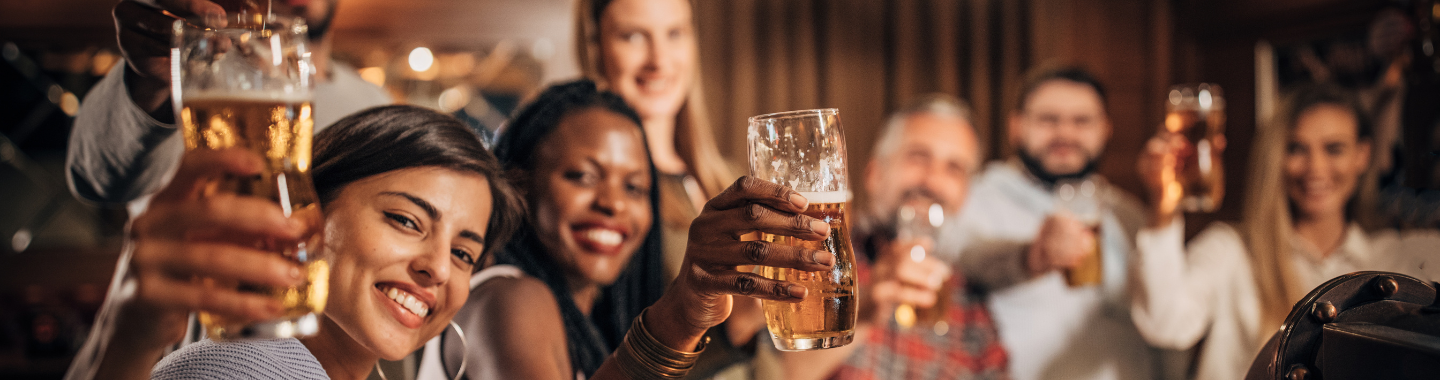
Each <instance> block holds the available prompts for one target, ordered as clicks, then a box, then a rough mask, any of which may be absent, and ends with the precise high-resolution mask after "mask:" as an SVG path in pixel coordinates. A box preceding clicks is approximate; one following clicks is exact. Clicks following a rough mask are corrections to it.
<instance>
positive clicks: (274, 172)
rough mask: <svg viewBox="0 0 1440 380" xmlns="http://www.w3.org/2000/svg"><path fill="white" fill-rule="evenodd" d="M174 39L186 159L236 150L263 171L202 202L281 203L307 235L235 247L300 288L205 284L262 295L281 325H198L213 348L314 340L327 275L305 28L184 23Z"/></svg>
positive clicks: (214, 318)
mask: <svg viewBox="0 0 1440 380" xmlns="http://www.w3.org/2000/svg"><path fill="white" fill-rule="evenodd" d="M261 21H264V22H263V23H262V22H261ZM234 26H238V27H234ZM173 31H174V38H175V40H174V47H173V49H172V50H171V61H172V66H171V67H172V77H171V86H172V91H173V93H172V99H174V102H175V113H176V119H177V120H178V121H179V124H180V127H181V128H182V130H183V132H184V140H185V149H186V151H187V154H190V153H191V152H195V151H202V150H220V149H231V148H239V149H244V150H248V151H250V152H251V153H253V154H255V155H258V156H259V157H261V159H262V161H263V162H264V165H263V168H262V170H260V173H259V174H258V175H255V176H244V177H237V176H224V177H221V178H216V179H212V180H210V181H209V182H208V183H205V184H204V185H203V188H202V189H201V190H200V196H202V197H206V196H212V197H213V196H220V195H238V196H243V197H258V198H263V199H268V200H270V201H272V202H276V203H278V204H279V206H280V208H281V210H282V211H283V212H284V215H285V216H286V217H288V218H290V219H291V220H292V222H298V223H299V224H302V225H304V226H306V227H307V231H306V232H305V233H304V234H303V236H302V237H300V238H299V239H296V240H294V241H278V240H274V239H261V240H256V241H236V242H235V243H238V244H248V245H251V246H253V247H254V248H256V249H260V250H265V251H271V252H274V253H275V254H276V255H279V256H283V257H285V258H287V259H289V260H291V261H293V262H295V263H298V264H299V265H301V266H303V268H305V269H304V272H305V273H304V274H305V283H304V284H303V285H300V286H292V287H272V286H258V285H253V284H246V283H241V282H233V281H217V280H214V279H205V280H204V281H205V282H206V284H207V285H208V286H211V287H214V288H218V289H228V290H238V291H240V292H248V293H256V294H263V295H266V296H269V297H271V298H273V299H275V300H277V301H280V302H281V303H282V304H283V307H284V311H283V317H282V318H281V319H278V320H272V321H266V322H261V323H253V324H245V323H240V322H236V321H231V320H228V319H226V318H224V317H221V316H219V315H214V314H211V313H207V312H201V313H200V321H201V323H202V324H204V325H205V330H206V333H207V334H208V335H209V336H210V337H211V338H212V339H222V340H223V339H240V338H283V337H296V336H308V335H311V334H314V333H315V331H316V330H317V328H318V322H317V319H316V316H317V314H318V313H320V312H321V311H322V310H323V309H324V307H325V299H326V296H327V292H326V289H327V285H328V283H327V281H328V274H329V266H328V265H327V263H326V260H325V259H324V258H322V257H319V254H320V252H321V250H320V249H319V246H318V245H319V244H320V237H319V233H318V232H319V231H318V230H319V226H320V223H321V218H322V216H321V213H320V209H319V203H318V200H319V197H318V196H317V195H316V193H315V189H314V187H313V186H312V185H311V183H310V176H309V170H310V147H311V139H312V135H313V133H314V132H313V129H314V123H313V121H312V111H311V100H312V99H313V97H314V94H313V88H314V74H315V68H314V65H313V64H312V63H311V60H310V54H311V52H310V51H309V45H308V41H307V40H306V32H307V28H306V25H305V23H304V22H303V21H302V20H300V19H298V18H293V19H291V18H285V19H278V20H260V19H256V23H235V25H232V27H231V28H222V29H210V28H206V29H197V28H194V27H192V26H191V24H189V23H187V22H186V21H183V20H181V21H176V22H175V23H174V25H173ZM234 239H237V240H243V239H246V238H243V237H235V238H234Z"/></svg>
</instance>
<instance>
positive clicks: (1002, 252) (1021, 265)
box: [960, 240, 1030, 291]
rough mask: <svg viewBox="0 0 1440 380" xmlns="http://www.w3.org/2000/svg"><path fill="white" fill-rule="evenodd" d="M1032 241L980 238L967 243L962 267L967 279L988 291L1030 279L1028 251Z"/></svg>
mask: <svg viewBox="0 0 1440 380" xmlns="http://www.w3.org/2000/svg"><path fill="white" fill-rule="evenodd" d="M1029 247H1030V242H1024V241H1005V240H979V241H973V242H971V243H970V244H968V245H966V246H965V249H964V252H963V253H961V254H960V270H961V271H962V273H964V274H965V280H967V281H969V282H970V284H972V285H976V286H979V287H981V288H983V289H985V290H986V291H997V290H1000V289H1004V288H1008V287H1010V286H1013V285H1015V284H1018V283H1021V282H1025V281H1026V280H1029V279H1030V274H1029V271H1027V270H1025V251H1026V250H1028V249H1029Z"/></svg>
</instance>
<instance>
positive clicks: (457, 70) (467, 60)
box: [435, 53, 475, 78]
mask: <svg viewBox="0 0 1440 380" xmlns="http://www.w3.org/2000/svg"><path fill="white" fill-rule="evenodd" d="M436 58H437V59H436V60H435V65H436V66H439V67H438V69H439V71H440V74H439V76H440V77H441V78H461V77H464V76H466V75H470V72H471V71H472V70H475V55H474V54H471V53H457V54H442V55H440V56H438V57H436Z"/></svg>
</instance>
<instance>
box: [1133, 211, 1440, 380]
mask: <svg viewBox="0 0 1440 380" xmlns="http://www.w3.org/2000/svg"><path fill="white" fill-rule="evenodd" d="M1176 219H1177V221H1175V222H1172V223H1171V224H1170V225H1169V226H1168V227H1165V228H1160V229H1145V230H1141V232H1139V233H1138V234H1137V236H1136V247H1137V248H1138V249H1139V251H1140V252H1141V254H1140V255H1139V256H1138V257H1137V261H1136V267H1135V269H1136V270H1135V271H1134V272H1133V273H1132V274H1131V275H1132V276H1133V279H1134V280H1133V281H1134V283H1135V284H1136V290H1137V292H1136V295H1137V296H1136V297H1135V299H1134V303H1133V305H1132V313H1133V318H1134V319H1135V324H1136V327H1138V328H1139V329H1140V332H1141V333H1142V334H1143V335H1144V337H1145V339H1146V340H1147V341H1149V342H1150V343H1151V344H1154V345H1156V346H1160V347H1169V348H1186V347H1190V346H1194V345H1195V344H1196V343H1197V342H1199V341H1200V338H1202V337H1203V338H1205V343H1204V344H1203V345H1202V346H1201V347H1200V357H1199V363H1198V365H1197V366H1196V367H1197V373H1196V378H1197V379H1200V380H1209V379H1225V380H1230V379H1240V378H1244V377H1245V373H1246V371H1248V370H1249V368H1250V364H1251V363H1252V362H1253V361H1254V360H1255V355H1256V354H1258V353H1259V351H1260V345H1261V342H1262V339H1268V338H1269V335H1270V334H1273V333H1274V331H1273V330H1271V331H1259V330H1260V329H1261V327H1260V298H1259V294H1258V290H1257V289H1256V285H1255V280H1254V274H1253V271H1252V268H1251V266H1250V260H1249V259H1248V257H1249V253H1248V250H1247V249H1246V248H1245V243H1244V241H1243V240H1242V239H1241V235H1240V233H1239V232H1238V231H1236V230H1235V229H1234V228H1233V227H1231V226H1230V225H1228V224H1225V223H1215V224H1213V225H1211V226H1210V227H1208V228H1206V229H1205V231H1202V232H1201V233H1200V234H1199V235H1197V236H1196V237H1195V239H1194V240H1192V241H1191V242H1190V244H1189V245H1188V246H1185V245H1184V231H1185V226H1184V223H1183V222H1182V221H1180V220H1179V219H1180V218H1176ZM1290 247H1291V254H1290V260H1291V261H1290V263H1291V268H1293V270H1294V272H1295V274H1296V275H1297V277H1298V279H1299V280H1300V281H1302V285H1303V286H1304V288H1305V289H1313V288H1315V287H1317V286H1319V285H1320V284H1322V283H1324V282H1325V281H1329V280H1330V279H1332V278H1335V277H1338V276H1340V275H1344V274H1347V273H1350V272H1355V271H1360V270H1381V271H1391V272H1398V273H1402V274H1408V275H1412V276H1416V277H1419V278H1422V279H1429V280H1432V281H1433V280H1434V279H1436V278H1440V268H1437V266H1440V257H1437V256H1440V250H1437V248H1440V234H1437V233H1435V232H1433V231H1429V232H1410V233H1403V234H1402V233H1396V232H1395V231H1380V232H1376V233H1370V234H1367V233H1365V231H1364V230H1363V229H1361V228H1360V227H1359V226H1356V225H1353V224H1352V225H1350V226H1349V227H1348V228H1347V230H1346V233H1345V240H1344V241H1343V242H1342V243H1341V244H1340V246H1339V247H1337V248H1336V249H1335V251H1334V252H1331V253H1330V254H1329V255H1322V254H1320V252H1319V250H1318V249H1316V248H1315V246H1314V245H1312V244H1310V243H1309V242H1308V241H1306V240H1304V239H1301V238H1300V237H1298V236H1295V235H1292V236H1291V241H1290ZM1187 251H1188V253H1187ZM1426 261H1429V262H1431V265H1425V263H1426ZM1296 301H1298V300H1296ZM1278 327H1279V326H1275V327H1274V328H1278ZM1268 329H1269V328H1267V330H1268ZM1262 335H1263V338H1262Z"/></svg>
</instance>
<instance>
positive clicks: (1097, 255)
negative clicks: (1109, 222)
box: [1064, 222, 1105, 288]
mask: <svg viewBox="0 0 1440 380" xmlns="http://www.w3.org/2000/svg"><path fill="white" fill-rule="evenodd" d="M1090 232H1092V233H1094V234H1095V240H1094V243H1092V244H1091V246H1090V253H1089V254H1087V255H1085V257H1084V258H1081V259H1080V263H1079V264H1076V265H1075V267H1074V268H1066V269H1065V271H1064V272H1065V284H1067V285H1070V287H1072V288H1075V287H1081V286H1090V285H1099V284H1100V282H1101V281H1102V280H1104V279H1105V277H1104V276H1105V271H1104V270H1103V269H1102V266H1101V264H1102V262H1103V261H1102V259H1101V257H1102V256H1104V255H1103V253H1104V251H1101V250H1100V240H1101V236H1100V223H1098V222H1096V223H1093V224H1091V225H1090Z"/></svg>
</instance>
